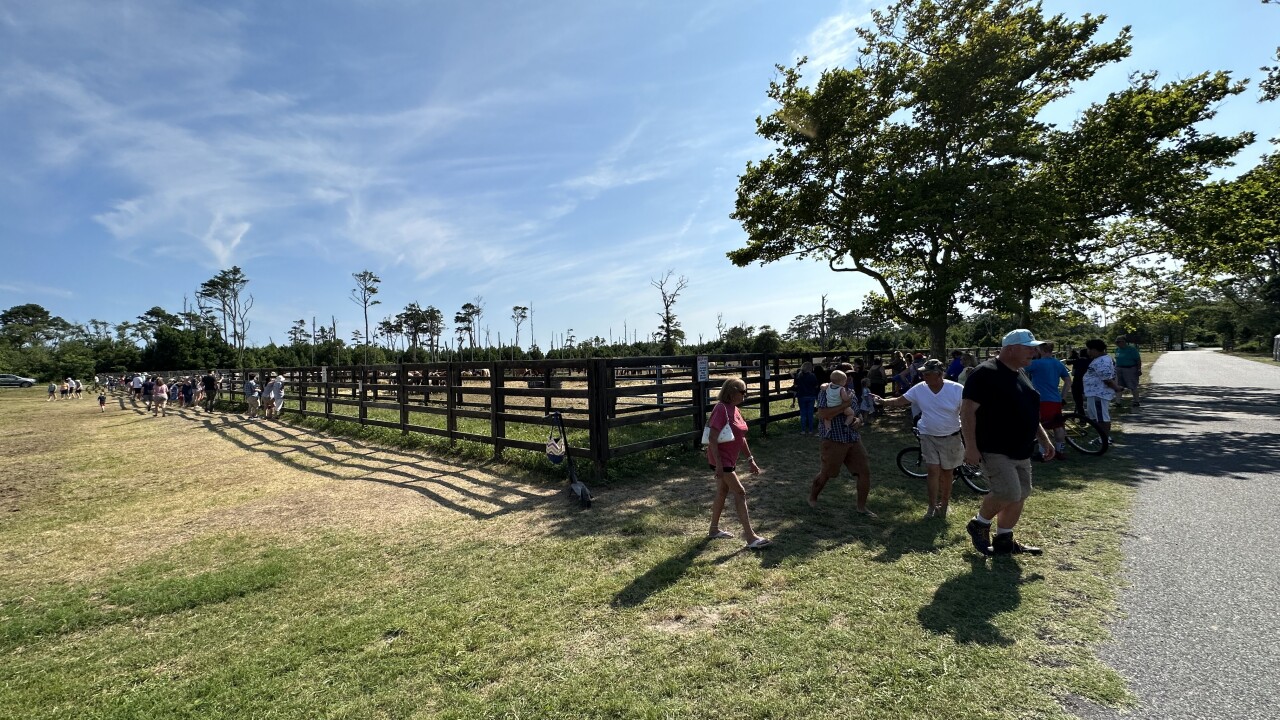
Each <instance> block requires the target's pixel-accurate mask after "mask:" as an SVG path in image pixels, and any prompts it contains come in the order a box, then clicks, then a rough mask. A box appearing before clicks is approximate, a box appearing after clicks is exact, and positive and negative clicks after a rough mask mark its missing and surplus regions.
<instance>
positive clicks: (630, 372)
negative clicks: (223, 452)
mask: <svg viewBox="0 0 1280 720" xmlns="http://www.w3.org/2000/svg"><path fill="white" fill-rule="evenodd" d="M994 350H995V349H993V348H972V349H968V350H967V352H970V353H972V354H973V355H975V357H976V358H977V359H978V360H979V361H981V360H983V359H986V358H987V357H989V356H990V355H991V354H993V352H994ZM926 354H927V352H926ZM871 355H872V354H871V353H866V354H859V355H858V356H856V357H862V358H864V359H867V360H869V358H870V356H871ZM881 356H883V357H886V359H887V355H881ZM704 357H706V358H707V379H706V380H699V378H698V357H697V356H692V355H682V356H674V357H631V358H590V359H569V360H521V361H514V360H499V361H471V362H467V361H463V362H439V363H403V364H395V365H346V366H319V367H286V368H247V369H240V370H213V371H211V372H212V373H213V374H214V376H215V378H216V379H217V381H218V382H217V391H218V399H219V400H223V401H228V402H231V403H241V402H244V401H245V396H244V385H245V381H246V380H247V378H248V376H249V375H250V374H252V375H254V376H255V378H256V382H257V386H258V389H259V391H260V392H264V391H265V387H266V385H267V383H268V382H270V380H271V378H273V377H274V376H275V375H276V374H279V375H280V376H281V377H282V378H283V380H284V397H285V404H284V407H283V411H284V412H289V413H293V414H295V415H299V416H302V417H312V418H323V419H325V420H329V421H337V422H351V423H357V424H359V425H365V426H375V427H384V428H390V429H394V430H399V431H400V432H401V433H406V434H407V433H421V434H423V435H432V436H437V437H442V438H446V439H447V440H448V441H449V442H450V443H457V442H461V441H470V442H476V443H482V444H485V445H489V446H492V448H493V457H494V458H495V459H499V460H500V459H502V456H503V453H504V452H505V451H506V450H523V451H529V452H537V453H541V452H544V451H545V449H546V441H547V436H548V434H550V433H551V432H552V431H553V430H552V428H553V427H554V426H555V420H554V419H552V418H551V417H549V415H550V413H552V412H557V413H559V414H560V415H561V418H562V422H563V423H564V427H565V431H566V434H567V435H568V445H569V453H570V454H571V455H572V456H573V457H575V458H583V459H585V460H587V461H589V462H590V463H591V466H592V470H593V474H594V475H595V477H596V478H602V477H604V476H605V474H606V471H607V469H608V464H609V461H610V460H614V459H617V458H621V457H625V456H627V455H632V454H635V453H641V452H646V451H650V450H655V449H658V448H663V447H668V446H673V445H685V446H692V447H693V448H695V449H696V448H697V447H698V444H699V441H700V438H701V435H702V427H703V424H704V423H705V421H706V417H707V414H708V412H710V409H711V407H712V406H714V404H715V402H716V393H718V392H719V389H720V387H721V386H722V385H723V384H724V382H725V381H726V380H728V379H729V378H738V379H740V380H742V381H743V382H744V383H746V385H747V388H748V390H749V391H750V394H749V395H748V398H747V399H746V400H745V401H744V402H743V403H742V404H741V406H740V408H741V409H742V411H743V415H744V417H745V418H746V420H747V424H748V425H749V426H754V427H759V428H760V430H761V432H762V433H767V431H768V427H769V425H770V424H771V423H776V422H779V421H782V420H787V419H790V418H794V417H799V414H800V413H799V410H797V409H793V408H792V407H790V406H789V405H788V403H792V400H793V393H792V392H791V390H790V388H791V383H792V380H793V378H794V375H795V373H796V372H797V371H798V370H799V368H800V366H801V364H802V363H805V362H817V363H832V364H830V365H828V367H827V370H828V371H829V370H830V368H831V367H833V366H834V358H832V359H830V360H827V359H824V358H823V357H822V356H821V355H820V354H815V353H747V354H720V355H706V356H704ZM208 372H209V371H191V370H184V371H171V372H163V371H161V372H156V373H150V374H155V375H160V376H162V377H165V378H167V379H170V380H172V379H174V378H184V377H193V378H195V380H196V381H197V382H199V380H200V378H201V377H203V376H204V375H206V374H208ZM886 374H887V366H886ZM264 402H265V400H264Z"/></svg>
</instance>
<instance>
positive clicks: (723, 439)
mask: <svg viewBox="0 0 1280 720" xmlns="http://www.w3.org/2000/svg"><path fill="white" fill-rule="evenodd" d="M717 407H719V406H717ZM724 412H725V415H726V416H727V417H726V418H725V421H724V427H722V428H720V433H719V434H718V435H716V442H717V443H727V442H733V427H732V424H733V416H732V415H729V406H728V405H724ZM715 414H716V411H715V408H713V409H712V410H711V415H712V416H714V415H715ZM710 444H711V418H710V417H708V418H707V424H706V425H703V426H702V446H703V447H706V446H708V445H710Z"/></svg>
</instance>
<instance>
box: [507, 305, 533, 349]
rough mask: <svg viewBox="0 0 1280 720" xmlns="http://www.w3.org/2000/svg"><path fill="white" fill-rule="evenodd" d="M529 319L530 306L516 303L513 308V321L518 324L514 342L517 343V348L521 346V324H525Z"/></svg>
mask: <svg viewBox="0 0 1280 720" xmlns="http://www.w3.org/2000/svg"><path fill="white" fill-rule="evenodd" d="M528 319H529V308H527V307H525V306H524V305H516V306H515V307H513V308H511V322H513V323H515V325H516V338H515V340H514V341H513V343H512V344H513V345H515V346H516V347H517V348H518V347H520V326H521V325H522V324H524V321H525V320H528Z"/></svg>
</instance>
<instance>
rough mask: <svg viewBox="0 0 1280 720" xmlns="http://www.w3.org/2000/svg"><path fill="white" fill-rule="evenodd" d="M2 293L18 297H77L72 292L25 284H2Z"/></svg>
mask: <svg viewBox="0 0 1280 720" xmlns="http://www.w3.org/2000/svg"><path fill="white" fill-rule="evenodd" d="M0 291H3V292H10V293H14V294H16V295H47V296H51V297H59V298H73V297H75V293H73V292H71V291H70V290H66V289H63V288H58V287H50V286H48V285H35V284H32V283H25V282H0Z"/></svg>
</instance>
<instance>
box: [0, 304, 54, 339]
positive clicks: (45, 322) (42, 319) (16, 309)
mask: <svg viewBox="0 0 1280 720" xmlns="http://www.w3.org/2000/svg"><path fill="white" fill-rule="evenodd" d="M59 322H62V323H63V324H65V321H63V320H62V318H59V317H56V316H54V315H50V314H49V311H48V310H46V309H44V308H43V307H41V306H40V305H36V304H35V303H28V304H26V305H15V306H13V307H11V308H9V309H8V310H5V311H4V312H3V313H0V337H3V338H4V339H5V340H6V341H7V342H8V343H9V344H10V345H12V346H13V347H15V348H22V347H30V346H33V345H43V344H45V343H46V342H49V341H50V340H52V339H53V338H54V335H55V334H56V330H57V328H58V326H59Z"/></svg>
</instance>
